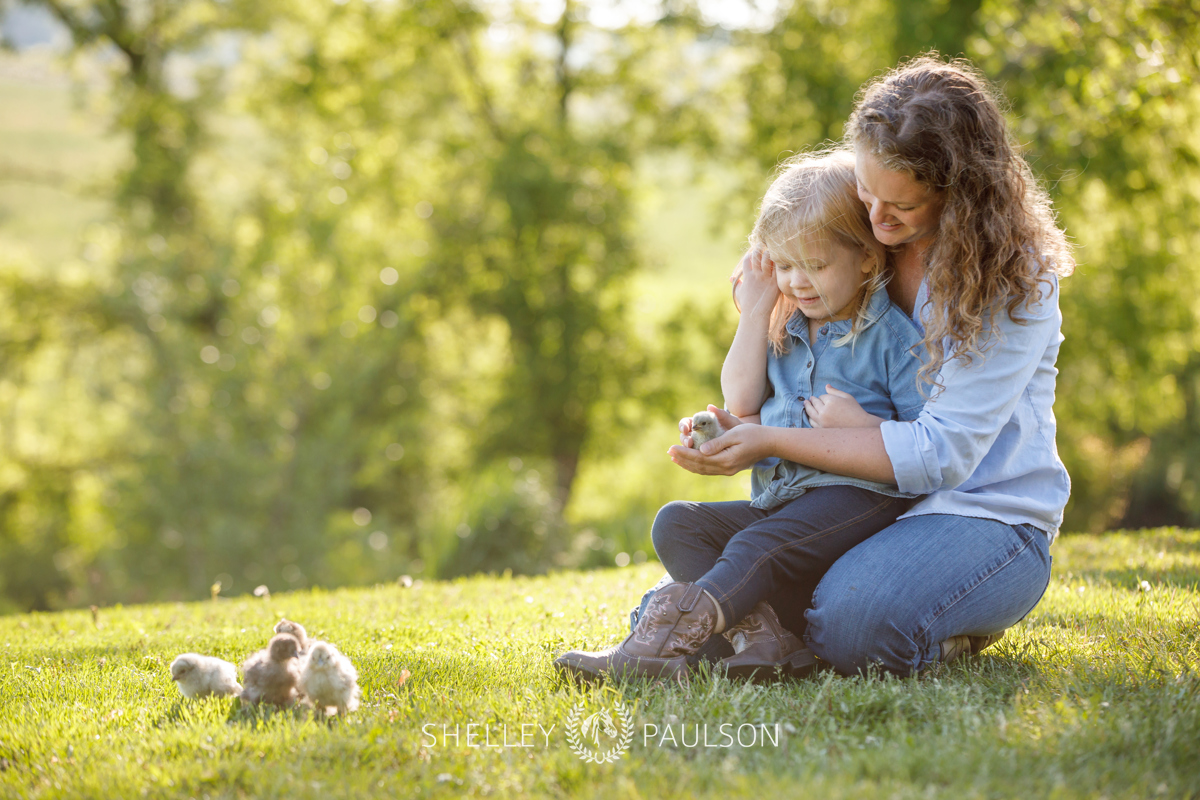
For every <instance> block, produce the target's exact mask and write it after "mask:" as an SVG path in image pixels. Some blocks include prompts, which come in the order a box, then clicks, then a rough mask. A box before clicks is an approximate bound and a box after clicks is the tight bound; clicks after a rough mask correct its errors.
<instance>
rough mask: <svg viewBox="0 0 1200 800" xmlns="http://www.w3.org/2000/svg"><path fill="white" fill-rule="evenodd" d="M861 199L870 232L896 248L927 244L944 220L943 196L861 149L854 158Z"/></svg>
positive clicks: (880, 241)
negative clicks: (886, 166) (866, 214)
mask: <svg viewBox="0 0 1200 800" xmlns="http://www.w3.org/2000/svg"><path fill="white" fill-rule="evenodd" d="M854 175H855V177H856V178H858V198H859V199H860V200H862V201H863V203H865V204H866V206H867V211H868V212H869V213H870V215H871V230H872V231H873V232H874V233H875V238H876V239H878V240H879V243H880V244H885V245H887V246H889V247H895V246H896V245H901V244H912V243H915V242H920V243H928V241H929V240H931V239H932V238H933V236H934V235H935V234H936V233H937V228H938V220H939V219H940V218H941V216H942V200H943V198H942V193H941V192H939V191H934V190H932V189H930V188H929V187H928V186H925V185H923V184H921V183H918V182H917V181H916V180H915V179H913V177H912V176H910V175H908V174H907V173H904V172H896V171H895V170H890V169H886V168H885V167H884V166H883V165H882V164H880V163H879V159H878V158H876V157H875V156H873V155H871V154H870V153H867V152H864V151H863V150H862V148H859V149H857V150H856V151H855V154H854Z"/></svg>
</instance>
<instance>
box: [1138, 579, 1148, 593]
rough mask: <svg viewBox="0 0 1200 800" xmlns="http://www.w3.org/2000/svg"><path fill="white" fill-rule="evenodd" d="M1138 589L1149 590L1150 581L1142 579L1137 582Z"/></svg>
mask: <svg viewBox="0 0 1200 800" xmlns="http://www.w3.org/2000/svg"><path fill="white" fill-rule="evenodd" d="M1138 591H1139V592H1148V591H1150V581H1142V582H1141V583H1139V584H1138Z"/></svg>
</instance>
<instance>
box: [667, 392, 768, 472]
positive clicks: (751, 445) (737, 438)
mask: <svg viewBox="0 0 1200 800" xmlns="http://www.w3.org/2000/svg"><path fill="white" fill-rule="evenodd" d="M708 410H709V411H711V412H713V413H714V414H716V415H717V420H718V421H719V422H720V423H721V425H722V426H723V427H724V428H725V429H726V432H725V433H724V434H722V435H721V436H718V437H717V438H716V439H713V440H712V441H711V442H705V443H704V444H703V445H701V446H700V449H699V450H692V449H691V448H690V438H691V437H690V436H689V437H688V438H689V446H683V447H681V446H680V445H675V446H674V447H672V448H671V449H670V450H668V451H667V453H668V454H669V455H670V456H671V460H672V461H674V462H675V463H676V464H678V465H679V466H681V467H683V468H684V469H686V470H687V471H688V472H694V473H696V474H697V475H736V474H737V473H739V472H741V471H742V470H744V469H746V468H747V467H749V466H751V465H753V464H754V463H755V462H757V461H761V460H762V459H763V458H765V457H766V456H768V455H770V452H769V451H770V439H769V432H768V431H767V429H766V428H764V427H763V426H761V425H753V424H751V423H747V422H743V421H742V420H740V419H738V418H737V417H735V416H733V415H732V414H730V413H728V412H726V411H724V410H723V409H719V408H717V407H716V406H709V407H708ZM681 438H682V437H681Z"/></svg>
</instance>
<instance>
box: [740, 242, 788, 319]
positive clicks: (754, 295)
mask: <svg viewBox="0 0 1200 800" xmlns="http://www.w3.org/2000/svg"><path fill="white" fill-rule="evenodd" d="M730 280H731V281H733V299H734V303H735V304H736V305H737V307H738V309H739V310H740V311H742V313H750V312H753V311H756V310H757V311H759V312H765V313H768V314H769V313H770V312H771V309H773V308H775V302H776V301H777V300H778V299H779V284H778V282H777V281H776V280H775V262H773V261H772V260H771V257H770V255H769V254H768V253H767V251H766V250H761V249H758V248H755V249H753V250H751V251H749V252H748V253H746V255H744V256H742V261H741V263H740V264H738V272H737V274H735V275H734V276H733V277H732V278H730Z"/></svg>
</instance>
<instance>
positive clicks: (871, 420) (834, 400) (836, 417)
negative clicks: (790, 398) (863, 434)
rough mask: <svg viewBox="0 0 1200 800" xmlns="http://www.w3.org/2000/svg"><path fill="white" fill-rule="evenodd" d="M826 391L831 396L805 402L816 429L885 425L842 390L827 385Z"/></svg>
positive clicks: (809, 418)
mask: <svg viewBox="0 0 1200 800" xmlns="http://www.w3.org/2000/svg"><path fill="white" fill-rule="evenodd" d="M825 391H827V392H829V394H823V395H821V396H820V397H810V398H808V399H807V400H805V401H804V410H805V411H806V412H807V413H808V421H809V422H810V423H811V424H812V426H813V427H814V428H878V427H879V426H880V425H882V424H883V419H881V418H880V417H877V416H875V415H874V414H868V413H867V412H866V411H864V410H863V407H862V406H860V405H859V404H858V401H857V400H855V399H854V398H853V397H851V396H850V395H849V394H847V393H846V392H843V391H842V390H841V389H835V388H833V387H832V386H830V385H829V384H828V383H827V384H825Z"/></svg>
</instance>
